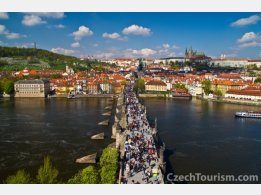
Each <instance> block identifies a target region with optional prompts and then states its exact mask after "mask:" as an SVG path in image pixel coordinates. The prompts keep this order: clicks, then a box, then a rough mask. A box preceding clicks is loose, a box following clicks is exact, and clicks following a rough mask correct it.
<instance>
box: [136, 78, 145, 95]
mask: <svg viewBox="0 0 261 195" xmlns="http://www.w3.org/2000/svg"><path fill="white" fill-rule="evenodd" d="M135 90H136V91H138V92H140V93H143V92H145V81H144V80H143V79H137V80H136V84H135Z"/></svg>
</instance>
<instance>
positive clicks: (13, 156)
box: [0, 98, 114, 182]
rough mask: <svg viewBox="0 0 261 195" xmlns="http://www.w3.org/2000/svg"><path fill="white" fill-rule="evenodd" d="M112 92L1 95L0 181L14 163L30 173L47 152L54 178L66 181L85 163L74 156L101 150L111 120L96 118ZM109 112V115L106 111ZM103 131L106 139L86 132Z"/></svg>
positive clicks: (37, 166) (15, 168)
mask: <svg viewBox="0 0 261 195" xmlns="http://www.w3.org/2000/svg"><path fill="white" fill-rule="evenodd" d="M110 99H111V98H78V99H67V98H52V99H41V98H35V99H34V98H16V99H9V98H8V99H6V98H1V99H0V137H1V138H0V182H3V180H4V179H6V177H7V176H8V175H10V174H14V173H15V172H16V171H17V170H18V169H25V170H26V171H28V172H29V173H30V174H31V176H32V177H35V175H36V173H37V169H38V168H39V166H40V165H41V164H42V162H43V156H45V155H49V156H50V157H51V160H52V162H53V165H54V166H55V167H56V168H57V169H58V170H59V179H60V180H62V181H66V180H67V179H68V178H70V177H71V176H72V175H74V174H75V173H76V172H77V170H79V169H81V168H83V167H84V166H85V165H80V164H77V163H75V159H76V158H79V157H82V156H85V155H88V154H91V153H94V152H101V151H102V149H103V148H105V147H106V146H107V145H108V144H110V143H112V142H114V141H113V140H111V139H110V136H111V125H110V126H99V125H98V122H101V121H103V120H106V119H108V118H110V116H102V113H104V112H106V110H105V109H104V108H105V107H106V106H108V105H111V100H110ZM111 118H113V117H111ZM99 132H105V136H106V138H105V140H91V139H90V136H91V135H93V134H96V133H99Z"/></svg>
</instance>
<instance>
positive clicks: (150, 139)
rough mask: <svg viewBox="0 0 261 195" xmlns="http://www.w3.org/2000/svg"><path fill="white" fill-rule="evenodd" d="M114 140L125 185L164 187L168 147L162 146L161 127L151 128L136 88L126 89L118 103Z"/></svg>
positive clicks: (130, 86)
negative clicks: (165, 154)
mask: <svg viewBox="0 0 261 195" xmlns="http://www.w3.org/2000/svg"><path fill="white" fill-rule="evenodd" d="M112 138H116V147H117V148H118V149H119V152H120V171H119V179H118V182H119V183H121V184H131V183H137V184H138V183H140V184H146V183H147V184H150V183H151V184H162V183H164V174H165V162H164V150H165V146H164V144H163V143H162V142H160V139H159V135H158V133H157V127H156V125H155V127H151V126H150V124H149V122H148V120H147V115H146V108H145V106H143V105H142V104H141V103H140V102H139V100H138V98H137V96H136V94H135V92H134V90H133V85H128V86H127V87H126V88H125V91H124V94H122V95H120V96H119V98H118V101H117V107H116V115H115V123H114V125H113V126H112Z"/></svg>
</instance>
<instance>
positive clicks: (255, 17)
mask: <svg viewBox="0 0 261 195" xmlns="http://www.w3.org/2000/svg"><path fill="white" fill-rule="evenodd" d="M260 20H261V17H260V16H258V15H253V16H250V17H248V18H241V19H239V20H237V21H235V22H233V23H232V24H231V26H234V27H235V26H246V25H250V24H256V23H257V22H258V21H260Z"/></svg>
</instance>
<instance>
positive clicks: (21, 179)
mask: <svg viewBox="0 0 261 195" xmlns="http://www.w3.org/2000/svg"><path fill="white" fill-rule="evenodd" d="M6 183H7V184H29V183H31V177H30V175H29V173H26V172H25V170H18V171H17V173H16V174H15V175H10V176H8V177H7V179H6Z"/></svg>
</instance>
